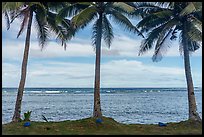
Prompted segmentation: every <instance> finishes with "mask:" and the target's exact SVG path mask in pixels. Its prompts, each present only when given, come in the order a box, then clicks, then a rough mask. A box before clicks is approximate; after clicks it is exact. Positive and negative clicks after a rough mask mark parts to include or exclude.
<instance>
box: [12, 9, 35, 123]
mask: <svg viewBox="0 0 204 137" xmlns="http://www.w3.org/2000/svg"><path fill="white" fill-rule="evenodd" d="M32 18H33V12H32V11H30V17H29V21H28V27H27V34H26V41H25V49H24V55H23V62H22V67H21V80H20V84H19V87H18V95H17V99H16V105H15V111H14V115H13V118H12V122H19V121H20V115H21V103H22V99H23V91H24V86H25V80H26V72H27V63H28V53H29V47H30V35H31V25H32Z"/></svg>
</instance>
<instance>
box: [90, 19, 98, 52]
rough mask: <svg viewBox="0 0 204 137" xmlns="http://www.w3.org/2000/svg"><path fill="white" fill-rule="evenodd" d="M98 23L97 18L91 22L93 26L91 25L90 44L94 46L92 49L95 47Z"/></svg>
mask: <svg viewBox="0 0 204 137" xmlns="http://www.w3.org/2000/svg"><path fill="white" fill-rule="evenodd" d="M98 23H99V20H98V19H97V20H96V22H95V23H94V24H93V27H92V37H91V39H92V45H93V47H94V50H95V48H96V44H97V35H98Z"/></svg>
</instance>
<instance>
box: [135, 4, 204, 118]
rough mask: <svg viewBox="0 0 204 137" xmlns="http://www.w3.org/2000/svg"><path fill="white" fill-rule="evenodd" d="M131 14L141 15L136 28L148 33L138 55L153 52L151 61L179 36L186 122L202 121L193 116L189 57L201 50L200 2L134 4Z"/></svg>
mask: <svg viewBox="0 0 204 137" xmlns="http://www.w3.org/2000/svg"><path fill="white" fill-rule="evenodd" d="M136 7H137V9H136V10H135V11H134V13H133V14H138V13H141V15H142V20H141V21H140V22H139V23H138V24H137V27H138V28H139V29H141V31H142V32H147V38H145V39H144V41H143V42H142V44H141V46H140V51H139V55H142V54H143V53H145V52H146V51H148V50H150V49H152V48H153V47H155V48H154V55H153V57H152V60H153V61H160V60H161V59H162V56H163V54H164V53H165V51H166V50H167V48H169V47H170V44H168V43H167V41H168V42H170V41H171V40H175V39H177V38H178V34H180V35H179V43H180V45H179V50H180V53H181V55H182V54H183V56H184V67H185V75H186V81H187V90H188V104H189V119H192V120H198V121H201V118H200V117H199V114H198V113H197V112H196V111H197V108H196V101H195V95H194V87H193V80H192V76H191V68H190V60H189V54H190V53H191V52H194V51H196V50H197V49H198V48H199V47H201V45H200V44H201V42H202V20H201V19H202V2H168V3H167V2H162V3H161V2H159V3H153V2H147V3H146V2H144V3H137V4H136Z"/></svg>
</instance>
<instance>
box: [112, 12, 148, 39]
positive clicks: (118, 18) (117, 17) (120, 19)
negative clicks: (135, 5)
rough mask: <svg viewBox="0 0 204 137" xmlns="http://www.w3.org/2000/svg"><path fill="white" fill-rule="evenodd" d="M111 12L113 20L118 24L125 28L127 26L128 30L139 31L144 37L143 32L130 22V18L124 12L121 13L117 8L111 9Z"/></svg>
mask: <svg viewBox="0 0 204 137" xmlns="http://www.w3.org/2000/svg"><path fill="white" fill-rule="evenodd" d="M109 14H110V16H111V18H113V20H114V21H115V22H116V23H117V24H119V25H121V26H123V28H125V29H126V30H128V31H130V32H133V33H137V34H138V35H139V36H142V37H143V38H144V36H143V34H142V33H141V32H140V31H139V30H138V29H137V27H136V26H134V25H133V24H132V23H131V22H130V20H129V19H128V18H127V17H125V16H124V15H123V14H121V13H119V12H118V11H116V10H113V11H110V12H109Z"/></svg>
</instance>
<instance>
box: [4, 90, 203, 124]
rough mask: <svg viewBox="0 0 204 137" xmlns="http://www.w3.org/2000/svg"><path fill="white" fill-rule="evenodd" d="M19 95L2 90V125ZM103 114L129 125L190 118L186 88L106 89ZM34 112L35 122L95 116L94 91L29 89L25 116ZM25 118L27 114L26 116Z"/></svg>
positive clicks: (199, 104) (199, 95)
mask: <svg viewBox="0 0 204 137" xmlns="http://www.w3.org/2000/svg"><path fill="white" fill-rule="evenodd" d="M16 96H17V89H16V88H2V123H8V122H10V121H11V119H12V116H13V112H14V106H15V101H16ZM195 96H196V102H197V109H198V111H197V112H198V113H199V115H200V116H201V117H202V88H195ZM101 109H102V114H103V115H104V116H107V117H112V118H114V119H115V120H116V121H118V122H121V123H126V124H131V123H132V124H133V123H140V124H157V123H158V122H179V121H183V120H187V119H188V98H187V90H186V88H102V89H101ZM27 111H32V113H31V120H33V121H43V120H42V115H44V116H45V117H46V118H47V119H48V121H63V120H76V119H82V118H87V117H91V116H92V114H93V89H92V88H26V89H25V91H24V96H23V101H22V114H23V113H25V112H27ZM22 117H23V115H22Z"/></svg>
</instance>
